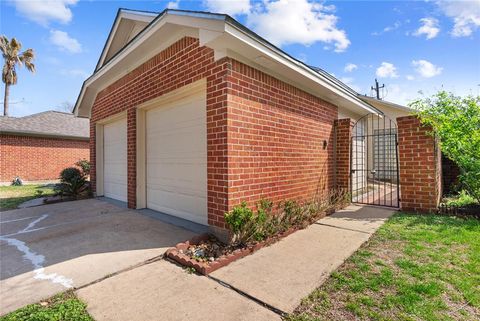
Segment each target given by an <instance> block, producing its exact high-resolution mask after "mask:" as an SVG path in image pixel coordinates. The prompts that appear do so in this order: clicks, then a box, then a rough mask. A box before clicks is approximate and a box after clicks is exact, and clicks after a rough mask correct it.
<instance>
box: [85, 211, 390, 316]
mask: <svg viewBox="0 0 480 321" xmlns="http://www.w3.org/2000/svg"><path fill="white" fill-rule="evenodd" d="M393 213H394V210H390V209H384V208H374V207H360V206H350V207H348V208H347V209H346V210H343V211H339V212H337V213H335V214H334V215H332V216H330V217H327V218H324V219H322V220H320V221H318V222H317V223H316V224H313V225H311V226H310V227H308V228H307V229H305V230H302V231H298V232H296V233H294V234H292V235H290V236H288V237H287V238H285V239H283V240H281V241H280V242H278V243H276V244H273V245H272V246H269V247H266V248H263V249H261V250H259V251H258V252H256V253H254V254H253V255H250V256H247V257H245V258H243V259H241V260H238V261H236V262H234V263H232V264H230V265H229V266H226V267H224V268H222V269H220V270H217V271H216V272H214V273H213V274H212V275H211V276H212V277H213V278H215V279H218V280H219V281H222V282H224V283H226V284H228V285H230V286H233V287H235V288H237V289H238V290H240V291H243V292H244V293H245V294H248V295H249V296H252V297H255V298H256V299H258V300H260V301H263V302H265V303H267V304H269V305H270V306H272V307H274V308H276V309H279V310H281V311H284V312H287V313H289V312H292V311H293V310H294V309H295V308H296V307H297V306H298V304H299V303H300V301H301V299H302V298H303V297H305V296H307V295H308V294H310V292H311V291H313V290H314V289H315V288H317V287H318V286H319V285H320V284H321V283H322V282H323V281H324V280H325V279H326V278H327V277H328V276H329V275H330V273H331V272H332V271H334V270H335V269H336V268H337V267H338V266H339V265H341V264H342V263H343V262H344V260H345V259H347V258H348V257H349V256H350V255H351V254H352V253H353V252H354V251H356V250H357V249H358V248H359V247H360V246H361V245H362V244H363V243H364V242H365V241H367V240H368V238H369V237H370V236H371V235H372V234H373V233H374V232H375V231H376V230H377V229H378V228H379V227H380V226H381V225H382V224H383V222H384V221H385V220H386V219H387V218H388V217H389V216H390V215H392V214H393ZM78 295H79V296H80V298H81V299H82V300H84V301H85V302H86V303H87V305H88V311H89V312H90V313H91V314H92V316H93V317H94V318H95V320H97V321H106V320H119V321H121V320H125V321H127V320H128V321H148V320H178V321H182V320H188V321H195V320H209V321H217V320H218V321H228V320H232V321H234V320H259V321H262V320H281V318H280V315H279V314H276V313H274V312H272V311H271V310H269V309H267V308H265V307H263V306H262V305H260V304H259V303H257V302H255V301H253V300H252V299H251V298H247V297H246V296H245V295H241V294H239V293H237V292H236V291H234V290H233V289H228V288H226V287H224V286H222V285H221V284H220V283H218V282H217V281H215V280H212V279H209V278H206V277H203V276H199V275H194V274H188V273H187V272H186V271H184V270H183V269H182V268H181V267H179V266H177V265H175V264H173V263H170V262H167V261H165V260H161V261H158V262H154V263H151V264H147V265H145V266H142V267H139V268H136V269H133V270H131V271H128V272H125V273H121V274H118V275H116V276H114V277H112V278H109V279H106V280H104V281H102V282H99V283H97V284H93V285H91V286H88V287H86V288H84V289H81V290H79V291H78Z"/></svg>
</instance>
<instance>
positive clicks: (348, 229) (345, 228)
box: [313, 222, 373, 235]
mask: <svg viewBox="0 0 480 321" xmlns="http://www.w3.org/2000/svg"><path fill="white" fill-rule="evenodd" d="M313 224H317V225H322V226H327V227H334V228H338V229H340V230H346V231H352V232H358V233H363V234H369V235H370V234H373V233H371V232H365V231H361V230H356V229H353V228H348V227H341V226H336V225H330V224H325V223H318V222H315V223H313Z"/></svg>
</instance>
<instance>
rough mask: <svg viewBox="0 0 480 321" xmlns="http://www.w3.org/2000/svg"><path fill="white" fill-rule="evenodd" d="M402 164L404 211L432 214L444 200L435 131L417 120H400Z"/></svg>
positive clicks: (402, 201)
mask: <svg viewBox="0 0 480 321" xmlns="http://www.w3.org/2000/svg"><path fill="white" fill-rule="evenodd" d="M397 126H398V151H399V162H400V191H401V193H400V198H401V202H400V207H401V209H402V210H406V211H415V212H432V211H434V210H435V209H436V208H437V207H438V204H439V202H440V197H441V158H440V151H439V149H438V144H437V142H436V140H435V138H434V137H433V136H432V135H430V134H429V131H430V130H431V129H430V128H428V127H424V126H422V125H421V123H420V120H419V119H418V118H416V117H415V116H405V117H399V118H397Z"/></svg>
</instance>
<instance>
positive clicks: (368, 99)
mask: <svg viewBox="0 0 480 321" xmlns="http://www.w3.org/2000/svg"><path fill="white" fill-rule="evenodd" d="M358 97H359V98H360V99H361V100H363V101H366V102H368V103H369V104H371V105H373V106H375V107H378V108H382V107H390V108H394V109H400V110H402V111H404V112H406V113H411V112H413V109H412V108H410V107H407V106H403V105H399V104H395V103H392V102H390V101H386V100H382V99H377V98H375V97H370V96H366V95H358Z"/></svg>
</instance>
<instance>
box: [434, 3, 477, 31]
mask: <svg viewBox="0 0 480 321" xmlns="http://www.w3.org/2000/svg"><path fill="white" fill-rule="evenodd" d="M437 4H438V6H439V8H440V10H442V12H443V13H444V14H445V15H446V16H447V17H450V18H453V23H454V25H453V29H452V31H451V34H452V36H454V37H467V36H470V35H471V34H472V33H473V32H474V31H475V30H476V29H477V28H478V27H480V0H472V1H444V0H442V1H437Z"/></svg>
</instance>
